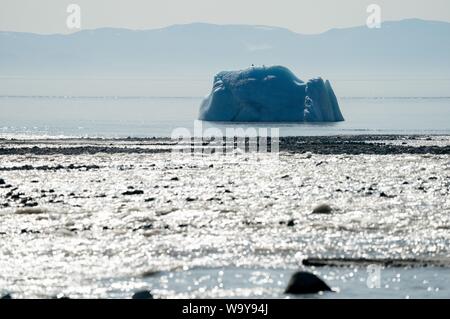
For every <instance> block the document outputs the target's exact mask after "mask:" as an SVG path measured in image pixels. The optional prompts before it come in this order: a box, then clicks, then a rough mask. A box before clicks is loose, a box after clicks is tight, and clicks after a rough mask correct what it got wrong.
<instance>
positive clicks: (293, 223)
mask: <svg viewBox="0 0 450 319" xmlns="http://www.w3.org/2000/svg"><path fill="white" fill-rule="evenodd" d="M287 226H288V227H293V226H295V222H294V220H293V219H290V220H289V221H288V222H287Z"/></svg>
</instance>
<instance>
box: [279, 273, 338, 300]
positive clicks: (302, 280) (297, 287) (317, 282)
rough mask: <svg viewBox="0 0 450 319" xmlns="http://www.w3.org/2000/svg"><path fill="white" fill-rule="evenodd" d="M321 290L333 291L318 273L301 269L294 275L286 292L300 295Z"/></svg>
mask: <svg viewBox="0 0 450 319" xmlns="http://www.w3.org/2000/svg"><path fill="white" fill-rule="evenodd" d="M321 291H332V290H331V288H330V287H329V286H328V285H327V284H326V283H325V282H324V281H323V280H322V279H320V278H319V277H317V276H316V275H314V274H312V273H310V272H306V271H299V272H297V273H295V274H293V275H292V277H291V279H290V280H289V283H288V285H287V287H286V290H285V291H284V293H286V294H293V295H300V294H315V293H318V292H321Z"/></svg>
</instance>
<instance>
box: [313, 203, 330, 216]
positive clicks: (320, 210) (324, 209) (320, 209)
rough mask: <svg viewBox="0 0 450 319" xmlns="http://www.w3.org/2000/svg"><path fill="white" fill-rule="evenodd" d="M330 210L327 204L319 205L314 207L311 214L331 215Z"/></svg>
mask: <svg viewBox="0 0 450 319" xmlns="http://www.w3.org/2000/svg"><path fill="white" fill-rule="evenodd" d="M332 210H333V209H332V208H331V207H330V205H328V204H321V205H319V206H316V207H314V209H313V211H312V213H313V214H331V212H332Z"/></svg>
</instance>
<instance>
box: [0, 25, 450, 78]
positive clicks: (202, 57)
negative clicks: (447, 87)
mask: <svg viewBox="0 0 450 319" xmlns="http://www.w3.org/2000/svg"><path fill="white" fill-rule="evenodd" d="M449 39H450V23H446V22H435V21H424V20H418V19H409V20H402V21H396V22H384V23H383V24H382V27H381V28H380V29H369V28H367V27H366V26H361V27H354V28H344V29H332V30H330V31H327V32H325V33H321V34H315V35H302V34H298V33H294V32H292V31H289V30H287V29H283V28H276V27H266V26H249V25H212V24H204V23H194V24H187V25H174V26H170V27H166V28H162V29H153V30H143V31H141V30H139V31H135V30H128V29H116V28H103V29H95V30H83V31H79V32H76V33H73V34H70V35H60V34H55V35H38V34H33V33H19V32H0V75H1V76H22V75H40V76H47V75H48V76H54V75H65V76H72V75H74V76H80V75H81V76H91V75H96V76H104V75H106V76H107V75H115V76H119V75H127V76H167V77H169V78H170V77H171V76H187V77H190V76H193V77H197V76H202V77H203V76H211V74H214V73H216V72H218V71H220V70H231V69H240V68H245V67H248V66H250V65H251V64H255V65H261V64H265V65H272V64H281V65H285V66H287V67H290V68H292V69H293V71H294V72H295V73H296V74H297V75H298V76H299V77H300V78H304V77H305V78H307V77H310V76H314V75H322V76H325V77H332V76H340V77H341V78H346V77H348V78H352V77H355V76H356V77H359V78H371V77H386V76H389V77H390V76H392V77H421V76H424V77H427V76H433V77H448V75H449V74H450V41H449Z"/></svg>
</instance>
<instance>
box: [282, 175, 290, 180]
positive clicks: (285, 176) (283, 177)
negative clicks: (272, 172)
mask: <svg viewBox="0 0 450 319" xmlns="http://www.w3.org/2000/svg"><path fill="white" fill-rule="evenodd" d="M281 178H282V179H285V178H289V175H283V176H281Z"/></svg>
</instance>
